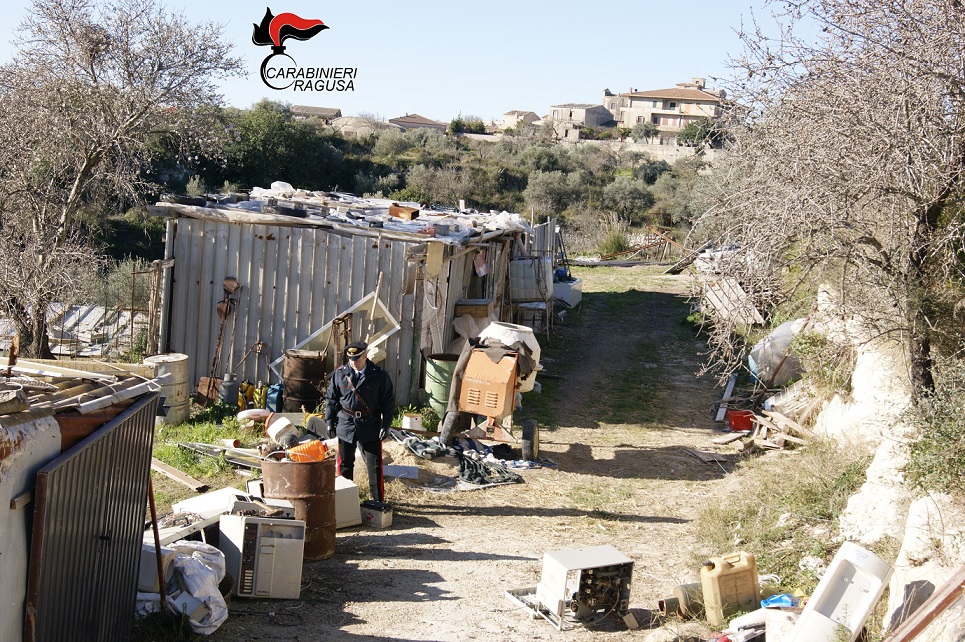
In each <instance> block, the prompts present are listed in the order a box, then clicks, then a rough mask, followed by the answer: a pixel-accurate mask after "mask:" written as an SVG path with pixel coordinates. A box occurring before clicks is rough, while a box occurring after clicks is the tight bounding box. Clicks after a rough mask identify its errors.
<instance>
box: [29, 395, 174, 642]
mask: <svg viewBox="0 0 965 642" xmlns="http://www.w3.org/2000/svg"><path fill="white" fill-rule="evenodd" d="M157 402H158V397H157V394H156V393H151V394H147V395H145V396H143V397H141V398H140V399H139V400H138V401H137V402H136V403H134V405H132V406H131V407H130V408H128V409H127V410H125V411H124V412H122V413H121V414H120V415H118V416H117V417H115V418H114V419H112V420H111V421H109V422H108V423H106V424H104V426H102V427H101V428H99V429H98V430H97V431H96V432H94V433H93V434H92V435H90V436H89V437H87V438H86V439H84V441H82V442H81V443H80V444H78V445H77V446H76V447H74V448H72V449H70V450H69V451H67V452H66V453H64V454H62V455H61V456H60V457H58V458H57V459H55V460H53V461H52V462H50V463H49V464H47V465H46V466H44V467H43V468H41V469H40V471H39V472H38V473H37V486H36V491H35V496H36V503H35V507H34V518H33V519H34V522H33V535H32V541H31V546H30V573H29V577H28V581H27V608H26V615H25V621H24V640H26V641H28V642H30V641H33V640H72V641H83V640H91V641H102V640H129V639H130V637H131V632H132V629H133V626H134V606H135V598H136V596H137V572H138V562H139V559H140V550H141V538H142V535H143V530H144V511H145V507H146V504H147V492H148V484H149V481H150V474H151V447H152V445H153V441H154V416H155V412H156V409H157Z"/></svg>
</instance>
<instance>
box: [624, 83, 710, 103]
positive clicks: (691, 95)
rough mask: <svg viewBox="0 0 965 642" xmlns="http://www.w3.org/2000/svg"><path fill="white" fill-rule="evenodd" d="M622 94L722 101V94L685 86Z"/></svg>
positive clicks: (637, 96) (633, 96)
mask: <svg viewBox="0 0 965 642" xmlns="http://www.w3.org/2000/svg"><path fill="white" fill-rule="evenodd" d="M620 95H621V96H629V97H630V98H667V99H670V100H692V101H695V102H714V103H719V102H720V96H718V95H717V94H715V93H712V92H709V91H704V90H702V89H685V88H683V87H673V88H672V89H651V90H649V91H632V92H629V93H626V94H620Z"/></svg>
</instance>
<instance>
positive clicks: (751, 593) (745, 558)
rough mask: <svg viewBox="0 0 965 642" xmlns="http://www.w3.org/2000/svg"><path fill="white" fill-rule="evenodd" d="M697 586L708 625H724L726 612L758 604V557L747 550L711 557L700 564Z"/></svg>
mask: <svg viewBox="0 0 965 642" xmlns="http://www.w3.org/2000/svg"><path fill="white" fill-rule="evenodd" d="M700 586H701V589H702V591H703V594H704V610H705V611H706V616H707V622H708V623H709V624H710V625H711V626H723V625H724V624H726V623H727V622H726V619H725V618H727V617H728V616H731V615H734V614H736V613H740V612H745V613H749V612H750V611H755V610H757V609H758V608H759V607H760V601H761V597H760V595H761V594H760V587H759V586H758V584H757V560H755V559H754V556H753V555H751V554H750V553H745V552H743V551H741V552H738V553H732V554H730V555H725V556H724V557H712V558H710V559H709V560H707V561H706V562H704V564H703V566H701V568H700Z"/></svg>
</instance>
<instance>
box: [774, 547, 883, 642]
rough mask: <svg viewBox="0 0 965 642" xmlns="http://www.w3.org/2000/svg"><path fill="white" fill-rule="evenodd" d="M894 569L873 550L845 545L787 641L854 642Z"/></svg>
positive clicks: (832, 561) (802, 612) (829, 567)
mask: <svg viewBox="0 0 965 642" xmlns="http://www.w3.org/2000/svg"><path fill="white" fill-rule="evenodd" d="M893 570H894V569H892V567H891V566H890V565H889V564H887V563H886V562H884V561H883V560H882V559H881V558H879V557H878V556H877V555H875V554H874V553H872V552H871V551H869V550H866V549H864V548H862V547H861V546H858V545H857V544H854V543H853V542H845V543H844V544H842V545H841V548H840V549H838V552H837V554H836V555H835V556H834V559H833V560H831V564H830V565H829V566H828V570H827V571H826V572H825V574H824V577H823V578H821V582H820V583H819V584H818V587H817V588H816V589H815V590H814V595H812V596H811V599H809V600H808V603H807V605H805V607H804V610H803V611H801V617H800V618H798V621H797V624H795V625H794V628H793V629H791V632H790V634H788V636H787V638H785V639H786V642H832V641H834V642H837V641H838V640H842V641H843V640H848V641H849V642H854V640H856V639H857V638H858V635H859V634H860V633H861V629H862V628H863V627H864V623H865V622H866V621H867V619H868V616H870V615H871V611H872V609H874V606H875V604H876V603H877V602H878V599H879V598H881V594H882V592H884V590H885V587H886V586H887V585H888V580H889V578H891V573H892V571H893Z"/></svg>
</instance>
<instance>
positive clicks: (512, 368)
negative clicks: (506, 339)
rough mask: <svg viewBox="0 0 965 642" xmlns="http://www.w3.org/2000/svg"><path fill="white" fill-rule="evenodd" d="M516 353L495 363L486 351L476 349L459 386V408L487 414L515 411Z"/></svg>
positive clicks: (470, 356)
mask: <svg viewBox="0 0 965 642" xmlns="http://www.w3.org/2000/svg"><path fill="white" fill-rule="evenodd" d="M515 393H516V355H507V356H505V357H503V358H502V359H500V361H499V363H493V360H492V359H490V358H489V357H488V356H487V355H486V353H485V352H483V351H482V350H479V349H478V348H477V349H474V350H473V351H472V354H471V355H469V362H468V363H467V364H466V373H465V375H463V378H462V385H461V386H460V388H459V410H461V411H463V412H472V413H475V414H477V415H483V416H484V417H505V416H507V415H510V414H512V412H513V402H514V401H515V399H516V394H515Z"/></svg>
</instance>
